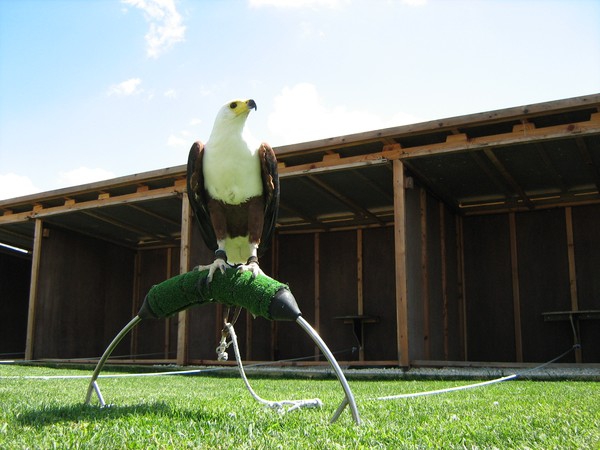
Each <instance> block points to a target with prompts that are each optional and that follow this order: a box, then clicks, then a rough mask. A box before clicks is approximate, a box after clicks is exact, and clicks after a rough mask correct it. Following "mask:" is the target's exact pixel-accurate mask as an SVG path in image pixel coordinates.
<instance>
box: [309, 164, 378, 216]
mask: <svg viewBox="0 0 600 450" xmlns="http://www.w3.org/2000/svg"><path fill="white" fill-rule="evenodd" d="M305 179H306V180H308V181H310V182H312V183H313V184H315V185H317V186H318V187H319V188H321V189H322V190H324V191H325V192H327V193H328V194H330V195H331V196H332V197H333V198H335V199H336V200H337V201H339V202H341V203H343V204H344V205H346V206H348V207H349V208H350V209H352V210H353V211H354V212H355V213H356V214H358V215H361V216H363V217H364V218H370V219H374V220H376V221H377V222H379V223H383V220H381V218H379V217H377V215H375V214H373V213H372V212H371V211H369V210H368V209H367V208H364V207H362V206H361V205H359V204H358V203H356V202H355V201H354V200H352V199H350V198H348V197H346V196H345V195H343V194H342V193H341V192H339V191H337V190H335V189H334V188H333V187H331V186H330V185H329V184H327V183H326V182H324V181H323V180H320V179H319V178H317V177H315V176H313V175H307V176H306V177H305Z"/></svg>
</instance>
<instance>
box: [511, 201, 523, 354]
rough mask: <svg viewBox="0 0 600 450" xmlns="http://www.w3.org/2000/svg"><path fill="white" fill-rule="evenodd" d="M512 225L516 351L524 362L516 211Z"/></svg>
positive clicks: (512, 215)
mask: <svg viewBox="0 0 600 450" xmlns="http://www.w3.org/2000/svg"><path fill="white" fill-rule="evenodd" d="M508 219H509V227H510V265H511V269H512V293H513V311H514V326H515V353H516V356H517V362H523V336H522V331H521V294H520V289H519V258H518V253H517V225H516V220H515V213H514V212H511V213H510V214H509V215H508Z"/></svg>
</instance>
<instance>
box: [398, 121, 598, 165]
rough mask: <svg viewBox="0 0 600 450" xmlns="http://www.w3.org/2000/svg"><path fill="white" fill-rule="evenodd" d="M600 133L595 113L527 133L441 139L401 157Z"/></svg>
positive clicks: (408, 151) (439, 153) (413, 149)
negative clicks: (464, 138) (578, 119)
mask: <svg viewBox="0 0 600 450" xmlns="http://www.w3.org/2000/svg"><path fill="white" fill-rule="evenodd" d="M594 134H600V116H598V115H596V114H593V115H592V117H591V119H590V120H588V121H585V122H576V123H570V124H564V125H555V126H551V127H544V128H536V129H534V130H529V131H528V132H527V133H523V132H522V131H521V132H519V131H517V132H510V133H502V134H495V135H490V136H481V137H474V138H470V139H468V140H467V141H466V142H465V141H463V140H458V141H457V142H455V141H450V142H441V143H439V144H429V145H420V146H416V147H407V148H403V149H402V154H401V155H400V159H403V160H405V159H410V158H418V157H421V156H429V155H441V154H447V153H456V152H464V151H473V150H483V149H485V148H494V147H505V146H509V145H515V144H526V143H529V142H534V141H535V142H541V141H549V140H555V139H563V138H567V137H572V136H588V135H594Z"/></svg>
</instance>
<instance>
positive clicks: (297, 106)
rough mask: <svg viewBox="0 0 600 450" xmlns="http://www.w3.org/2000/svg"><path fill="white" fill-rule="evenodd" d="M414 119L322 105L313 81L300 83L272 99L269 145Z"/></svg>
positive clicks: (290, 142)
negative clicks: (272, 138) (386, 116)
mask: <svg viewBox="0 0 600 450" xmlns="http://www.w3.org/2000/svg"><path fill="white" fill-rule="evenodd" d="M418 121H419V120H418V118H417V117H414V116H411V115H410V114H407V113H404V112H397V113H395V114H394V115H393V116H392V117H389V118H387V119H385V118H382V117H381V116H379V115H378V114H376V113H373V112H370V111H365V110H360V109H349V108H348V107H346V106H333V107H330V106H326V105H325V104H324V101H323V99H322V98H321V97H320V96H319V93H318V92H317V88H316V87H315V86H314V85H313V84H310V83H300V84H297V85H295V86H293V87H291V88H290V87H285V88H284V89H283V90H282V92H281V94H280V95H278V96H277V97H276V98H275V100H274V111H273V112H272V113H271V114H270V115H269V118H268V119H267V124H268V127H269V131H270V133H271V135H272V136H273V137H274V138H275V140H276V142H272V143H271V144H272V145H284V144H292V143H297V142H304V141H311V140H316V139H324V138H329V137H333V136H340V135H346V134H353V133H359V132H362V131H370V130H378V129H381V128H387V127H391V126H399V125H405V124H408V123H414V122H418Z"/></svg>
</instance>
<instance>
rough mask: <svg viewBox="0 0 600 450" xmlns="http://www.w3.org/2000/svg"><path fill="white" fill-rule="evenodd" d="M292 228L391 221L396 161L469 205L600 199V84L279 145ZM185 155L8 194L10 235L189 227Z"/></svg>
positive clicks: (469, 210) (503, 208) (122, 239)
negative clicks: (48, 229) (46, 229)
mask: <svg viewBox="0 0 600 450" xmlns="http://www.w3.org/2000/svg"><path fill="white" fill-rule="evenodd" d="M275 151H276V153H277V156H278V160H279V162H280V169H279V171H280V177H281V208H280V216H279V221H278V229H279V231H280V232H303V231H307V230H329V229H337V228H345V227H357V226H380V225H386V224H389V223H391V222H392V220H393V206H394V191H393V182H392V181H393V180H392V178H393V177H392V170H391V161H392V160H395V159H399V160H401V161H402V162H403V163H404V164H405V166H406V168H407V172H408V175H409V176H412V177H413V179H415V180H416V184H417V185H420V186H423V187H424V188H426V189H427V190H428V191H429V192H430V193H432V194H433V195H434V196H436V197H437V198H439V199H440V200H442V201H443V202H444V203H446V204H447V205H448V207H449V208H450V209H451V210H452V211H453V212H455V213H457V214H465V215H468V214H488V213H502V212H507V211H526V210H533V209H538V208H548V207H558V206H564V205H576V204H585V203H591V202H593V203H596V202H600V195H599V191H600V94H594V95H588V96H583V97H576V98H570V99H565V100H558V101H553V102H547V103H540V104H534V105H528V106H521V107H515V108H508V109H503V110H498V111H491V112H484V113H478V114H472V115H466V116H459V117H454V118H449V119H441V120H435V121H430V122H424V123H418V124H413V125H406V126H400V127H394V128H387V129H382V130H374V131H369V132H364V133H357V134H351V135H346V136H338V137H333V138H329V139H323V140H318V141H312V142H303V143H299V144H294V145H288V146H282V147H278V148H276V149H275ZM184 191H185V165H181V166H176V167H171V168H166V169H163V170H157V171H152V172H145V173H140V174H135V175H130V176H125V177H120V178H115V179H112V180H106V181H102V182H97V183H90V184H86V185H81V186H74V187H69V188H65V189H59V190H55V191H50V192H44V193H40V194H34V195H29V196H24V197H18V198H13V199H8V200H1V201H0V214H2V215H1V216H0V242H2V243H5V244H9V245H12V246H16V247H20V248H24V249H27V250H30V249H31V247H32V243H33V234H34V224H33V222H34V220H33V219H36V218H41V219H43V220H44V223H47V224H49V225H50V226H52V225H54V226H59V227H62V228H65V229H69V230H73V231H76V232H79V233H83V234H86V235H91V236H94V237H97V238H100V239H104V240H107V241H109V242H114V243H117V244H119V245H124V246H127V247H131V248H140V247H148V246H155V245H165V244H171V243H174V241H176V240H178V239H179V236H180V224H181V198H182V194H183V192H184Z"/></svg>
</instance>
